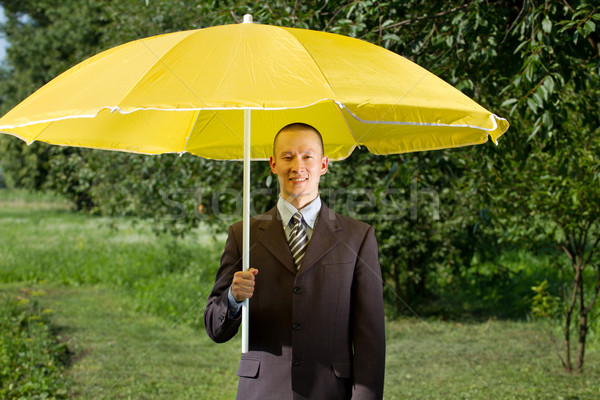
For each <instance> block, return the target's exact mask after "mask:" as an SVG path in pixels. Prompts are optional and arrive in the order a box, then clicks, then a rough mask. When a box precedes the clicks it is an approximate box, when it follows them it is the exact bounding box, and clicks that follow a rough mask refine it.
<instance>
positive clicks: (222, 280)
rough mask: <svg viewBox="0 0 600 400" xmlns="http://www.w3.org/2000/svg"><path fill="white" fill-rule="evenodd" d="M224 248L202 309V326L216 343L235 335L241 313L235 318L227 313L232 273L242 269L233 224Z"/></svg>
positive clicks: (240, 319)
mask: <svg viewBox="0 0 600 400" xmlns="http://www.w3.org/2000/svg"><path fill="white" fill-rule="evenodd" d="M227 233H228V235H227V241H226V242H225V250H223V255H222V256H221V264H220V266H219V270H218V271H217V276H216V279H215V284H214V286H213V289H212V291H211V293H210V295H209V296H208V300H207V302H206V308H205V309H204V328H205V329H206V333H208V336H209V337H210V338H211V339H212V340H214V341H215V342H217V343H223V342H226V341H228V340H229V339H231V338H232V337H234V336H235V335H236V333H237V332H238V329H239V327H240V324H241V321H242V318H241V313H238V315H237V316H236V317H235V318H231V316H230V315H229V299H228V297H227V295H228V291H229V287H230V286H231V282H232V281H233V274H235V273H236V272H237V271H241V270H242V257H241V253H240V251H239V248H238V246H237V243H236V240H235V235H234V229H233V226H230V227H229V230H228V232H227Z"/></svg>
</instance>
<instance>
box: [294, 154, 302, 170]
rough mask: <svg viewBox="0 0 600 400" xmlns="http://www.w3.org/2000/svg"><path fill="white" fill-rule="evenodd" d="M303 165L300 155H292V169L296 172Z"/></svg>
mask: <svg viewBox="0 0 600 400" xmlns="http://www.w3.org/2000/svg"><path fill="white" fill-rule="evenodd" d="M302 167H303V164H302V160H301V159H300V157H294V159H293V161H292V169H293V170H294V171H296V172H298V171H300V170H301V169H302Z"/></svg>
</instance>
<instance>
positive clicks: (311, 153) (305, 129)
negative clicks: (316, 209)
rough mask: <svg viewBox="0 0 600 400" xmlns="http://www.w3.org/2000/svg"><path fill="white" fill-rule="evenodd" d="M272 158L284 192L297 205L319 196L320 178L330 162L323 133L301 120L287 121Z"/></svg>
mask: <svg viewBox="0 0 600 400" xmlns="http://www.w3.org/2000/svg"><path fill="white" fill-rule="evenodd" d="M269 162H270V164H271V171H273V173H274V174H276V175H277V178H278V180H279V187H280V193H281V196H282V197H283V198H284V199H285V200H287V201H288V202H290V203H291V204H292V205H294V206H295V207H296V208H297V209H301V208H302V207H304V206H305V205H306V204H308V203H310V202H311V201H313V200H314V199H315V198H316V197H317V195H318V194H319V180H320V179H321V175H323V174H325V173H326V172H327V168H328V166H329V159H328V158H327V157H326V156H325V155H324V151H323V139H322V138H321V134H320V133H319V132H318V131H317V130H316V129H315V128H313V127H312V126H310V125H307V124H301V123H295V124H290V125H287V126H285V127H284V128H282V129H281V130H280V131H279V132H278V133H277V135H276V136H275V139H274V141H273V156H272V157H271V158H270V161H269Z"/></svg>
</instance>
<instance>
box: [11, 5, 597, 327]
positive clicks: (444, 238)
mask: <svg viewBox="0 0 600 400" xmlns="http://www.w3.org/2000/svg"><path fill="white" fill-rule="evenodd" d="M0 4H2V6H3V7H4V8H5V11H6V15H7V21H6V23H5V24H4V25H3V26H2V27H1V30H2V32H4V34H5V35H6V38H7V40H8V41H9V42H10V44H11V46H10V48H9V49H8V52H7V60H6V62H5V63H4V64H3V66H2V68H1V69H0V111H2V112H6V111H8V110H9V109H10V108H11V107H13V106H14V105H15V104H17V103H18V102H19V101H21V100H22V99H24V98H25V97H26V96H27V95H29V94H30V93H32V92H33V91H34V90H35V89H37V88H39V87H40V86H41V85H43V84H44V83H46V82H48V81H49V80H50V79H52V78H53V77H54V76H56V75H58V74H59V73H60V72H62V71H64V70H66V69H67V68H68V67H70V66H72V65H74V64H76V63H77V62H79V61H82V60H83V59H85V58H87V57H89V56H91V55H93V54H95V53H97V52H99V51H102V50H104V49H107V48H110V47H112V46H114V45H117V44H120V43H123V42H125V41H129V40H133V39H136V38H140V37H145V36H150V35H154V34H160V33H165V32H171V31H176V30H182V29H191V28H202V27H206V26H212V25H217V24H227V23H238V22H240V20H241V18H242V16H243V14H245V13H248V12H250V13H252V14H253V15H254V19H255V21H259V22H262V23H269V24H277V25H284V26H295V27H300V28H310V29H315V30H324V31H329V32H335V33H340V34H345V35H349V36H353V37H358V38H361V39H364V40H367V41H370V42H373V43H376V44H378V45H381V46H384V47H386V48H388V49H390V50H391V51H394V52H397V53H399V54H401V55H403V56H405V57H407V58H409V59H411V60H413V61H415V62H417V63H418V64H420V65H422V66H424V67H425V68H427V69H429V70H430V71H432V72H433V73H435V74H437V75H438V76H440V77H442V78H443V79H445V80H446V81H448V82H449V83H451V84H453V85H454V86H456V87H457V88H459V89H460V90H462V91H463V92H464V93H466V94H467V95H469V96H471V97H473V98H474V99H475V100H476V101H477V102H479V103H480V104H482V105H483V106H484V107H486V108H488V109H490V110H493V111H494V112H496V113H497V114H498V115H501V116H503V117H507V118H508V119H509V121H510V122H511V128H510V130H509V131H508V133H507V134H506V135H505V136H504V137H502V138H501V141H500V143H499V145H498V146H495V145H492V144H486V145H483V146H477V147H469V148H463V149H458V150H449V151H435V152H426V153H416V154H406V155H396V156H390V157H385V158H383V157H376V156H373V155H370V154H368V153H367V152H365V151H356V152H355V153H354V154H353V155H352V156H351V157H350V158H349V159H348V160H346V161H344V162H342V163H336V164H334V165H332V167H331V171H330V172H329V173H328V174H327V175H326V177H325V180H324V182H323V198H324V200H325V201H326V202H328V203H329V205H330V206H331V207H333V208H334V209H336V210H337V211H340V212H342V213H345V214H350V215H352V216H355V217H357V218H360V219H363V220H365V221H367V222H369V223H371V224H373V225H374V226H375V228H376V232H377V238H378V242H379V245H380V253H381V260H380V261H381V265H382V268H383V272H384V277H385V279H386V283H387V286H386V298H387V300H388V305H389V306H390V309H389V312H390V313H401V312H410V311H409V310H415V309H419V310H420V311H419V312H431V313H436V314H440V315H444V316H451V314H452V309H453V307H452V306H454V305H456V304H459V305H460V306H461V307H462V310H463V312H465V313H471V314H472V315H474V316H479V315H490V314H493V315H498V316H502V317H523V316H525V315H527V313H528V311H529V309H530V306H531V304H532V303H531V302H532V297H533V295H534V293H533V292H532V291H531V290H530V288H531V286H533V285H536V284H539V283H540V282H542V281H543V280H547V281H548V282H549V288H550V289H549V290H550V292H549V294H548V295H549V296H565V297H567V298H568V296H569V294H570V293H571V292H572V290H573V289H572V287H571V286H570V284H571V282H572V280H573V277H574V276H575V272H574V269H573V260H574V259H581V260H584V261H586V264H585V265H586V266H587V269H586V270H585V272H584V276H585V285H584V286H585V289H586V290H585V292H583V291H582V296H583V297H585V301H586V302H588V303H589V301H591V300H592V299H593V293H594V292H593V288H594V286H595V284H596V282H597V279H598V270H599V263H598V255H597V254H598V253H597V251H594V250H597V245H598V238H599V237H600V228H599V220H600V211H599V209H598V207H597V204H600V185H598V180H599V175H600V163H599V160H598V157H599V156H598V155H599V154H600V139H599V137H600V135H598V133H599V130H600V121H599V119H600V115H599V113H598V110H597V105H598V103H599V100H600V79H599V76H600V60H599V54H600V47H599V46H600V45H599V38H598V28H597V24H598V23H599V22H598V21H600V9H599V6H598V5H597V4H596V3H595V2H592V1H585V0H577V1H574V0H569V1H540V0H524V1H518V2H517V1H511V0H499V1H494V2H490V1H486V0H472V1H467V0H459V1H457V0H454V1H444V2H441V1H424V0H409V1H370V0H365V1H346V2H329V1H314V0H313V1H293V2H292V1H265V2H261V3H260V4H251V3H249V2H244V1H234V0H224V1H202V2H199V1H183V0H181V1H170V0H152V1H133V0H132V1H122V2H107V1H102V0H85V1H77V2H74V1H64V2H60V3H59V4H57V2H55V1H50V0H5V1H0ZM82 90H85V89H84V88H82ZM0 165H1V167H2V170H3V172H4V180H5V182H6V184H7V185H8V186H9V187H20V188H28V189H35V190H39V189H44V190H53V191H56V192H58V193H62V194H63V195H64V196H66V197H68V198H70V199H72V200H73V201H74V203H75V204H76V206H77V208H78V209H79V210H81V211H83V212H89V213H92V214H100V215H111V216H139V217H143V218H151V219H153V220H154V226H155V228H156V230H157V231H163V232H170V233H174V234H176V235H183V234H185V233H186V232H189V231H190V230H191V229H193V228H194V227H197V226H198V225H199V224H201V223H207V224H208V225H210V226H211V227H212V228H213V229H214V231H215V232H219V231H223V229H224V226H225V225H227V224H228V223H231V222H232V221H233V220H235V219H236V218H239V217H240V215H239V212H238V211H239V207H238V206H237V205H238V200H239V196H236V194H237V193H240V192H241V182H240V179H239V177H240V176H241V168H242V167H241V164H240V163H223V162H215V161H209V160H204V159H200V158H195V157H192V156H188V155H184V156H183V157H179V156H175V155H162V156H156V157H146V156H139V155H132V154H120V153H110V152H100V151H91V150H87V149H74V148H62V147H55V146H54V147H53V146H47V145H45V144H43V143H34V144H33V145H32V146H29V147H27V146H25V145H24V144H23V143H21V142H19V141H18V140H17V139H15V138H12V137H4V136H3V137H0ZM252 181H253V182H255V185H256V186H255V188H254V189H255V190H256V191H257V193H260V194H261V195H260V196H255V197H254V199H253V200H254V204H253V207H254V208H253V209H254V211H255V212H256V213H259V212H261V211H264V210H266V209H267V208H269V207H271V206H272V205H273V204H274V202H275V199H276V194H277V188H276V183H275V181H276V180H274V179H272V178H270V176H269V172H268V167H267V165H266V164H264V163H257V164H254V165H253V178H252ZM341 189H343V190H341ZM574 244H577V246H575V245H574ZM521 250H526V251H528V252H530V253H531V254H533V255H536V254H537V255H539V254H543V255H547V256H548V259H549V262H548V265H546V266H545V267H544V268H543V271H545V272H544V273H540V274H529V275H527V274H526V273H524V272H519V270H518V269H517V270H516V271H515V269H514V268H509V267H507V265H508V264H507V263H509V261H507V260H510V258H511V257H513V258H514V257H517V258H518V257H521V256H515V254H522V253H521V252H520V251H521ZM565 254H566V255H567V256H565ZM569 257H570V259H569ZM519 262H523V263H527V262H528V261H527V260H520V261H519ZM472 293H476V294H477V295H475V296H471V294H472ZM584 293H585V294H584ZM454 309H456V308H454ZM593 313H596V314H595V315H597V311H593V312H592V315H594V314H593ZM592 327H593V326H592Z"/></svg>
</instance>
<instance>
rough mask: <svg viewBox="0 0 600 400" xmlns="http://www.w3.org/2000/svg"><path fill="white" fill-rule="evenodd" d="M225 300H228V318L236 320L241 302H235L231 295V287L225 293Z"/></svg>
mask: <svg viewBox="0 0 600 400" xmlns="http://www.w3.org/2000/svg"><path fill="white" fill-rule="evenodd" d="M227 299H228V300H229V318H236V317H237V315H238V314H239V312H240V308H242V303H243V302H240V303H238V302H237V301H235V299H234V298H233V295H232V294H231V286H230V287H229V290H228V291H227Z"/></svg>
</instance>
